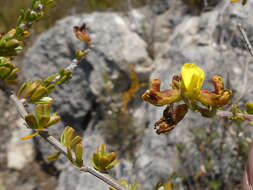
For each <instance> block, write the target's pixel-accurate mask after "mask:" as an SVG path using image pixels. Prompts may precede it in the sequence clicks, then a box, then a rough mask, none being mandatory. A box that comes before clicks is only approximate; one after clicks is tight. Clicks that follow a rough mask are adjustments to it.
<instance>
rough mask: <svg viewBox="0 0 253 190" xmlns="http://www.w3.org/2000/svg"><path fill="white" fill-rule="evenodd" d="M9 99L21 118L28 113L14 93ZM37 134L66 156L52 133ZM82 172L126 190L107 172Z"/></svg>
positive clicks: (119, 189) (86, 167)
mask: <svg viewBox="0 0 253 190" xmlns="http://www.w3.org/2000/svg"><path fill="white" fill-rule="evenodd" d="M10 98H11V100H12V101H13V102H14V103H15V105H16V107H17V110H18V112H19V114H20V116H21V117H22V118H25V116H26V115H27V114H28V113H27V111H26V109H25V107H24V105H23V104H22V102H21V101H20V100H19V99H18V98H17V96H16V95H15V94H11V95H10ZM39 135H40V136H41V137H42V138H43V139H45V140H46V141H47V142H49V143H50V144H51V145H53V146H54V147H55V148H56V149H57V150H59V151H60V152H61V153H63V154H64V155H65V156H67V148H66V147H65V146H63V145H62V144H61V143H60V142H59V141H58V140H57V139H56V138H54V137H53V136H52V135H50V134H49V132H48V131H40V132H39ZM80 170H81V171H83V172H88V173H90V174H92V175H93V176H96V177H97V178H99V179H100V180H102V181H104V182H105V183H107V184H108V185H110V186H112V187H113V188H115V189H117V190H126V189H125V188H123V187H122V186H121V185H120V184H119V183H118V182H117V181H116V180H115V179H114V178H112V177H111V176H110V175H108V174H104V173H101V172H99V171H97V170H95V169H93V168H91V167H88V166H83V167H82V168H81V169H80Z"/></svg>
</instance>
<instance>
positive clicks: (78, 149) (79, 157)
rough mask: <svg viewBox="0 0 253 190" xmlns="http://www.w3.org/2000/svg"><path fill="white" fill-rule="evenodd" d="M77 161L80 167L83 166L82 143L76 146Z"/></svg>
mask: <svg viewBox="0 0 253 190" xmlns="http://www.w3.org/2000/svg"><path fill="white" fill-rule="evenodd" d="M75 155H76V163H77V166H78V167H82V166H83V159H82V158H83V146H82V143H78V144H77V145H76V146H75Z"/></svg>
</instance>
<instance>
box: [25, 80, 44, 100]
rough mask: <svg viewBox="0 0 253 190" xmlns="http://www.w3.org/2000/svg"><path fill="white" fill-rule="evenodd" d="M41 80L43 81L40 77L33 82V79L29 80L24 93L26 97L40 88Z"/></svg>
mask: <svg viewBox="0 0 253 190" xmlns="http://www.w3.org/2000/svg"><path fill="white" fill-rule="evenodd" d="M41 82H42V81H41V79H38V80H36V81H34V82H32V81H31V80H30V81H28V83H27V87H26V90H25V93H24V98H26V97H28V96H31V95H32V93H33V92H34V91H35V90H36V88H38V87H39V86H40V84H41Z"/></svg>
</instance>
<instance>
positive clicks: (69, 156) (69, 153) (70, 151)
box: [67, 146, 73, 162]
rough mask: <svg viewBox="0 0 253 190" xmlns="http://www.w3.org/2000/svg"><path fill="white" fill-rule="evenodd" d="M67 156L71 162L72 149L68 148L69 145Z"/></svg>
mask: <svg viewBox="0 0 253 190" xmlns="http://www.w3.org/2000/svg"><path fill="white" fill-rule="evenodd" d="M67 156H68V159H69V160H70V161H71V162H73V157H72V150H71V148H70V146H67Z"/></svg>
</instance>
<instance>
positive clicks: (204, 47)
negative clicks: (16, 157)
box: [23, 0, 253, 190]
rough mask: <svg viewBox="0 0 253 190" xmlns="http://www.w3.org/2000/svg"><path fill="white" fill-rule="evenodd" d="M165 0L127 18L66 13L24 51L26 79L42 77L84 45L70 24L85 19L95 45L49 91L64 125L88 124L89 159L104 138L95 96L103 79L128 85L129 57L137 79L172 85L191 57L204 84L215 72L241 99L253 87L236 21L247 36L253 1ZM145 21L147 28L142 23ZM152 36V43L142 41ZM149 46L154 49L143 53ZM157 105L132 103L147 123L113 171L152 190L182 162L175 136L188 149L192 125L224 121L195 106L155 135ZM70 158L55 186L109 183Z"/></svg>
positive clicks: (120, 88) (195, 160) (208, 84)
mask: <svg viewBox="0 0 253 190" xmlns="http://www.w3.org/2000/svg"><path fill="white" fill-rule="evenodd" d="M162 2H164V3H165V4H166V5H167V6H166V9H164V7H163V6H162V7H161V9H159V10H160V11H159V10H157V6H156V7H155V8H153V7H151V8H150V7H146V8H143V9H140V10H133V11H132V12H130V13H129V17H125V16H122V15H119V14H116V13H93V14H90V15H88V14H85V15H79V16H71V17H68V18H65V19H63V20H61V21H59V22H58V23H57V24H56V25H55V26H54V27H53V28H52V29H50V30H49V31H47V32H45V33H44V34H42V35H41V36H40V37H39V38H38V39H37V41H36V43H35V44H34V46H33V47H32V48H31V49H30V50H29V51H28V52H27V56H26V58H25V60H24V63H25V64H24V66H23V71H25V72H24V74H25V75H26V78H30V77H32V78H34V77H46V76H47V75H49V74H51V73H54V72H56V71H57V70H58V68H59V67H65V66H67V65H68V64H69V63H70V61H71V58H73V55H74V50H75V49H77V48H83V47H82V44H81V43H79V42H78V41H77V40H76V39H75V38H74V36H73V33H72V27H73V26H75V25H80V24H82V23H83V22H85V23H86V24H87V26H88V28H89V31H90V34H91V38H92V41H93V48H92V50H91V52H90V53H89V55H88V57H87V59H86V60H85V61H84V62H83V63H81V64H80V66H79V67H78V68H77V69H76V70H75V71H74V74H73V79H72V80H71V81H70V82H69V83H68V84H66V85H64V86H62V87H60V88H58V89H57V90H56V92H55V93H54V94H53V98H54V100H55V102H54V108H55V110H57V112H59V114H60V115H61V116H62V120H63V125H67V124H68V125H72V126H73V127H75V128H76V129H77V130H78V131H79V132H80V133H82V132H83V130H84V129H85V131H84V132H83V137H84V142H83V143H84V152H85V156H84V157H85V160H86V162H88V161H89V157H90V155H91V153H92V152H94V151H95V149H96V146H97V145H98V144H100V143H102V142H104V139H103V137H102V135H101V133H102V132H101V130H100V128H101V126H100V124H99V123H98V121H99V119H100V118H101V117H98V116H103V114H104V113H103V112H101V111H102V110H100V109H99V105H100V104H101V102H97V101H96V100H97V98H98V97H100V96H101V95H103V93H104V88H106V86H105V80H107V79H105V78H109V80H110V81H112V84H113V85H114V86H113V89H114V91H115V92H122V91H124V90H126V89H127V88H128V87H129V84H130V80H129V77H128V65H129V64H133V65H135V71H136V72H137V74H138V75H139V77H140V79H141V80H142V81H148V79H151V78H155V77H159V78H160V79H161V81H162V85H161V88H162V89H165V88H168V87H169V84H170V81H171V79H172V76H173V75H174V74H179V72H180V68H181V66H182V65H183V64H184V63H186V62H195V63H196V64H198V65H199V66H200V67H201V68H203V70H204V71H205V72H206V81H205V83H204V88H208V89H212V88H213V87H212V84H211V80H210V79H211V77H212V76H213V75H215V74H220V75H222V76H223V78H224V81H225V82H226V81H229V82H230V85H231V86H230V87H231V88H232V89H236V91H237V93H235V101H237V98H238V97H243V99H242V100H243V101H248V100H250V98H252V91H253V88H252V87H251V86H250V85H247V86H246V87H245V86H244V84H245V83H244V82H243V78H244V76H245V71H244V70H245V65H246V63H251V62H252V61H251V59H252V58H251V57H250V55H249V53H248V51H247V49H246V47H245V46H244V45H243V41H242V37H241V34H240V32H239V31H238V29H237V24H238V23H241V22H243V25H244V26H245V27H246V28H247V33H248V36H249V37H250V39H252V35H253V30H252V29H253V23H252V21H251V19H252V18H250V10H252V7H253V3H252V2H248V4H247V6H245V7H243V8H242V7H241V6H240V5H231V4H230V3H229V1H222V2H221V3H219V4H218V5H217V6H216V7H215V8H213V9H212V10H210V11H208V12H202V13H201V14H200V15H193V14H189V12H187V11H186V8H185V7H184V5H182V4H181V3H180V2H179V1H176V0H175V2H174V1H171V2H173V3H171V4H168V2H169V1H162ZM168 5H169V6H168ZM158 7H159V6H158ZM136 20H138V22H136ZM153 23H154V24H153ZM143 27H144V28H145V30H144V31H143V30H142V29H141V28H143ZM145 31H146V32H148V33H146V32H145ZM147 34H148V36H147ZM151 38H152V41H151V42H152V44H150V41H147V39H151ZM145 40H146V41H145ZM148 45H152V46H153V48H154V49H153V50H154V52H153V53H154V54H153V56H150V52H148V48H149V46H148ZM151 58H152V59H153V61H151ZM249 65H250V64H249ZM248 72H249V73H248V80H247V81H251V77H252V76H253V75H251V72H252V68H251V66H249V71H248ZM162 109H163V108H157V107H154V106H152V105H148V104H147V103H142V105H140V106H139V108H138V109H136V111H135V113H134V117H135V118H136V120H137V121H138V122H140V123H142V124H143V123H145V124H146V130H145V132H144V136H143V139H142V142H141V145H140V147H139V149H138V151H137V153H136V161H135V162H134V163H133V162H130V161H129V160H124V161H122V162H121V164H120V165H119V166H117V167H116V170H115V173H114V174H113V175H115V176H117V178H123V177H124V178H128V180H129V181H130V182H131V183H133V182H135V181H138V182H140V183H141V187H143V188H147V189H148V188H149V189H151V187H154V186H155V184H156V183H157V182H158V181H160V180H163V179H166V178H167V177H168V176H169V175H170V174H171V173H172V172H173V171H174V170H175V169H176V168H177V167H179V162H178V152H177V150H176V148H175V147H176V146H175V145H176V144H177V143H180V142H184V143H185V144H187V149H188V150H189V151H190V152H191V153H192V155H194V152H195V147H193V144H192V134H191V132H190V131H191V130H192V129H194V128H196V127H201V126H203V127H213V128H215V129H217V131H219V127H221V126H222V124H221V122H219V120H218V121H215V122H214V121H213V120H211V119H207V118H202V117H201V116H200V115H199V114H197V113H194V114H193V113H188V114H187V116H186V118H185V119H184V120H183V121H182V122H181V123H180V124H179V125H178V126H177V127H176V128H175V129H174V130H173V132H171V133H170V134H167V135H160V136H158V135H157V134H156V133H155V131H154V130H153V123H154V122H155V121H156V120H158V119H159V118H160V117H161V113H162ZM249 131H250V130H249ZM58 132H59V131H58ZM224 142H225V144H226V146H227V147H228V149H229V148H230V149H232V146H231V139H230V138H229V137H227V138H226V139H224ZM39 146H40V148H41V149H42V150H43V152H44V153H45V154H48V153H49V152H50V151H49V150H51V151H52V149H50V148H49V146H46V145H45V143H44V142H39ZM230 146H231V147H230ZM228 157H229V156H228V155H222V160H220V161H221V162H222V163H224V164H223V167H224V168H223V169H224V170H226V169H227V167H228V166H227V165H226V163H227V162H226V160H227V159H229V158H228ZM187 163H188V164H192V165H193V166H195V167H196V168H197V167H199V163H200V158H198V157H192V158H189V160H187ZM70 165H71V164H70V163H69V162H64V163H63V164H62V165H61V167H60V168H61V169H63V170H62V172H61V174H60V177H59V185H58V188H57V189H58V190H64V189H73V190H80V189H105V188H106V185H105V184H104V183H102V182H98V181H97V180H96V179H95V178H94V177H93V176H90V175H89V174H80V172H79V171H78V170H76V169H74V168H72V167H71V166H70ZM236 177H237V179H239V178H240V177H238V176H236Z"/></svg>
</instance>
